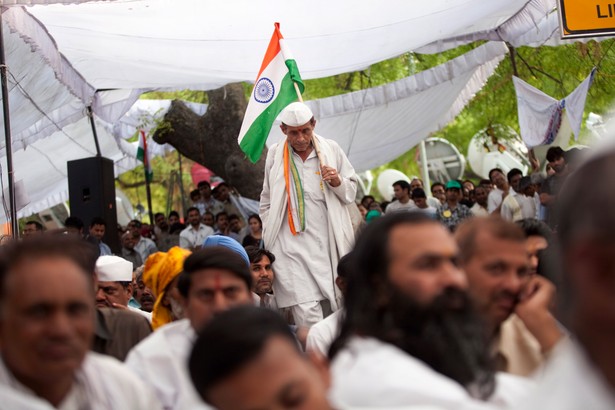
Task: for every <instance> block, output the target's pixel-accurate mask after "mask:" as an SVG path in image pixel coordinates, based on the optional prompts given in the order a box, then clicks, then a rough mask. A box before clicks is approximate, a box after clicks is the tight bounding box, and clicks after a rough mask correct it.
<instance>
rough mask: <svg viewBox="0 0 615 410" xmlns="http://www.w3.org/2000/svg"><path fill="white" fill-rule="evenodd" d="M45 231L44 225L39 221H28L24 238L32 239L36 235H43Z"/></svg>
mask: <svg viewBox="0 0 615 410" xmlns="http://www.w3.org/2000/svg"><path fill="white" fill-rule="evenodd" d="M44 231H45V228H44V227H43V224H41V223H40V222H39V221H28V222H26V225H25V226H24V228H23V237H24V238H28V239H29V238H31V237H33V236H36V235H41V234H42V233H43V232H44Z"/></svg>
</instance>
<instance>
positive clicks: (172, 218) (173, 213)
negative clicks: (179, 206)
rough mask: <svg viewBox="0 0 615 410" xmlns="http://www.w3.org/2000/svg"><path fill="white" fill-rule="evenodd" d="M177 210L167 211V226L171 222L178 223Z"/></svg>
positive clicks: (170, 224) (171, 223)
mask: <svg viewBox="0 0 615 410" xmlns="http://www.w3.org/2000/svg"><path fill="white" fill-rule="evenodd" d="M179 222H180V221H179V212H177V211H171V212H169V226H172V225H173V224H176V223H179Z"/></svg>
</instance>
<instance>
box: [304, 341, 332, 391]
mask: <svg viewBox="0 0 615 410" xmlns="http://www.w3.org/2000/svg"><path fill="white" fill-rule="evenodd" d="M306 354H307V356H308V360H309V361H310V362H311V363H312V365H313V366H314V368H315V369H316V371H317V372H318V374H319V375H320V378H321V379H322V381H323V383H324V384H325V387H326V388H327V389H329V388H330V387H331V371H330V369H329V360H328V359H327V358H326V357H324V356H323V355H322V354H320V353H319V352H314V351H309V350H308V352H307V353H306Z"/></svg>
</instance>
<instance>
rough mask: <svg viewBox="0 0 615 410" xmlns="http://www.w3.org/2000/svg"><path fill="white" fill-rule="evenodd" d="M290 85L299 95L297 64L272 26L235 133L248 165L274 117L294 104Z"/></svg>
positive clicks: (300, 84)
mask: <svg viewBox="0 0 615 410" xmlns="http://www.w3.org/2000/svg"><path fill="white" fill-rule="evenodd" d="M293 83H297V85H298V87H299V89H300V91H301V92H303V88H304V86H303V82H302V81H301V76H300V75H299V69H298V68H297V63H296V62H295V60H294V59H293V57H292V55H291V54H290V52H289V51H288V49H287V48H286V46H285V44H284V38H283V37H282V33H280V24H279V23H275V30H274V31H273V36H272V37H271V41H270V42H269V47H267V53H266V54H265V59H264V60H263V64H262V65H261V69H260V71H259V72H258V76H257V78H256V83H255V84H254V90H253V91H252V95H251V97H250V101H249V102H248V109H247V110H246V114H245V116H244V117H243V123H242V124H241V131H240V132H239V138H238V141H239V146H240V147H241V149H242V150H243V152H245V153H246V155H247V156H248V158H249V159H250V161H252V162H256V161H258V159H259V158H260V156H261V154H262V152H263V148H264V147H265V141H267V136H268V135H269V132H270V131H271V127H272V126H273V122H274V121H275V119H276V117H277V116H278V114H280V112H281V111H282V110H283V109H284V107H286V106H287V105H288V104H290V103H292V102H295V101H297V98H298V95H297V91H296V90H295V86H294V84H293Z"/></svg>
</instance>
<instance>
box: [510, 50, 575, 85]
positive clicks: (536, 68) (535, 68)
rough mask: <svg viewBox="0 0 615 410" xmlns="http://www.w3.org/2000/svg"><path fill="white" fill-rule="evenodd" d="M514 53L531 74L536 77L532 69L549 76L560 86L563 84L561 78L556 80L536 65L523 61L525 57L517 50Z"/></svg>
mask: <svg viewBox="0 0 615 410" xmlns="http://www.w3.org/2000/svg"><path fill="white" fill-rule="evenodd" d="M516 55H517V56H518V57H519V60H521V62H522V63H523V64H525V66H526V67H527V68H528V70H530V72H531V73H532V75H533V76H534V77H536V74H535V73H534V70H536V71H538V72H539V73H540V74H542V75H544V76H545V77H547V78H550V79H551V80H553V81H555V82H556V83H558V84H559V85H560V86H562V87H563V86H564V84H563V83H562V80H558V79H557V78H555V77H553V76H552V75H551V74H549V73H547V72H545V71H543V70H541V69H540V68H538V67H534V66H531V65H529V64H528V62H527V61H525V59H524V58H523V57H522V56H521V54H519V52H516Z"/></svg>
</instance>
